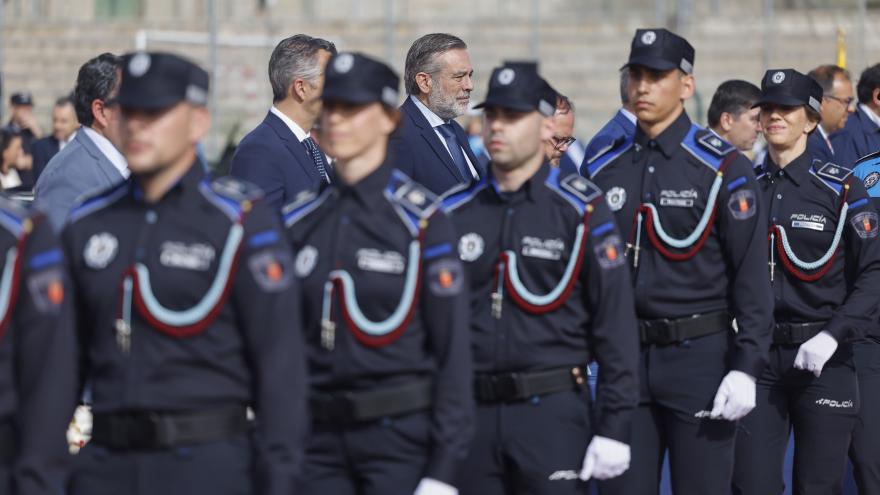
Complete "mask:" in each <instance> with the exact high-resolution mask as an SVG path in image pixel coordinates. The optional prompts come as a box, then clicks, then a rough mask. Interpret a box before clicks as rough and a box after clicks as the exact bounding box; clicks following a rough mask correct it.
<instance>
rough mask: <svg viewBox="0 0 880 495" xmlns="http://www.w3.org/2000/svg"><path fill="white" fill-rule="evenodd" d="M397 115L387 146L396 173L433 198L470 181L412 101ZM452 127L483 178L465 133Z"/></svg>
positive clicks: (458, 126) (407, 102)
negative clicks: (414, 182) (396, 127)
mask: <svg viewBox="0 0 880 495" xmlns="http://www.w3.org/2000/svg"><path fill="white" fill-rule="evenodd" d="M400 111H401V114H402V115H401V122H400V127H398V129H397V131H395V133H394V134H393V135H392V136H391V140H390V142H389V143H388V156H389V157H390V159H391V163H393V164H394V166H395V167H396V168H397V169H399V170H400V171H401V172H403V173H405V174H406V175H408V176H409V177H411V178H412V179H413V180H414V181H416V182H418V183H420V184H422V185H424V186H425V187H427V188H428V189H430V190H431V191H433V192H434V193H435V194H443V193H444V192H446V191H448V190H449V189H450V188H452V187H454V186H456V185H458V184H461V183H468V182H470V181H471V180H473V177H462V176H461V174H460V173H459V171H458V167H456V166H455V162H453V161H452V156H451V155H450V154H449V151H447V149H446V146H445V144H444V143H443V142H442V141H441V140H440V136H438V135H437V132H436V131H435V130H434V128H433V127H431V124H430V123H428V119H426V118H425V116H424V115H422V112H421V111H419V108H418V107H417V106H416V104H415V103H413V101H412V99H410V98H407V99H406V101H404V102H403V105H401V106H400ZM453 127H454V128H455V136H456V138H458V142H459V143H460V144H461V148H462V149H463V150H464V152H465V154H466V155H467V157H468V160H470V161H471V164H473V166H474V168H476V170H477V173H478V174H479V175H480V177H483V176H484V174H485V173H486V172H485V170H486V169H485V165H482V162H481V161H480V160H479V159H478V158H477V157H476V155H474V152H473V150H471V146H470V144H469V142H468V138H467V135H466V134H465V132H464V129H462V128H461V126H460V125H458V123H457V122H455V121H453Z"/></svg>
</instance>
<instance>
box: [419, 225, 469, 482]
mask: <svg viewBox="0 0 880 495" xmlns="http://www.w3.org/2000/svg"><path fill="white" fill-rule="evenodd" d="M455 238H456V237H455V234H454V227H453V225H452V222H451V220H449V218H448V217H447V216H446V214H445V213H442V212H439V211H438V212H436V213H435V214H434V215H433V216H432V217H431V219H430V221H429V223H428V227H427V231H426V233H425V239H424V244H423V246H424V247H423V254H422V258H423V265H422V277H423V278H422V290H421V297H420V301H419V304H420V306H419V309H420V312H421V315H422V321H423V324H424V325H425V328H426V330H427V334H428V342H429V343H430V346H431V351H432V354H433V355H434V358H435V360H436V362H437V372H436V375H435V377H434V409H433V418H432V427H431V437H432V451H431V453H430V460H429V464H428V470H427V473H426V474H425V476H426V477H428V478H433V479H436V480H438V481H442V482H444V483H447V484H451V485H454V484H455V483H456V482H457V478H458V470H459V468H460V466H461V464H462V463H463V462H464V461H465V459H466V456H467V453H468V449H469V447H470V443H471V439H472V437H473V430H474V426H473V423H474V407H475V406H474V399H473V370H472V360H471V348H470V334H469V332H470V325H469V310H468V308H469V306H468V305H469V298H468V290H467V289H468V287H469V285H468V283H467V280H466V277H465V270H464V267H463V266H462V263H461V261H460V260H459V259H458V251H457V250H456V248H455V244H454V239H455Z"/></svg>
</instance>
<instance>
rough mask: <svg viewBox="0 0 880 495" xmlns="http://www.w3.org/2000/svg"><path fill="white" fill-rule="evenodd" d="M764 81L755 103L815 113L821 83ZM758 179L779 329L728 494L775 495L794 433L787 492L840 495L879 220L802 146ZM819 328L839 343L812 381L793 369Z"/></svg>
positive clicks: (879, 249)
mask: <svg viewBox="0 0 880 495" xmlns="http://www.w3.org/2000/svg"><path fill="white" fill-rule="evenodd" d="M761 86H762V87H761V89H762V95H761V99H760V100H759V101H758V103H757V105H764V104H771V105H775V104H781V105H788V106H799V105H796V104H797V103H800V105H805V106H810V107H812V108H813V109H814V110H816V111H817V112H818V110H819V109H818V107H819V102H820V101H821V100H822V88H821V87H820V86H819V84H818V83H816V82H815V81H813V80H812V79H810V78H809V77H807V76H805V75H803V74H801V73H799V72H797V71H794V70H791V69H787V70H770V71H767V74H766V75H765V77H764V80H763V82H762V85H761ZM793 104H795V105H793ZM814 132H818V131H814ZM757 174H758V183H759V185H760V187H761V190H762V192H763V194H762V195H763V201H764V203H763V204H764V205H766V207H767V215H768V218H767V220H768V228H769V232H770V236H769V250H770V265H769V270H770V274H769V275H770V281H771V284H772V286H773V293H774V300H775V310H774V317H775V322H776V324H775V329H774V332H773V345H772V346H771V347H770V359H769V366H767V368H766V369H765V370H764V372H763V373H762V374H761V375H760V376H759V377H758V381H757V407H756V408H755V410H754V411H752V412H751V414H749V415H748V416H747V417H745V418H744V419H743V420H742V425H743V426H744V428H743V429H741V430H740V431H739V433H738V436H737V444H736V449H737V455H736V468H735V471H734V480H733V488H734V493H736V494H752V493H775V492H782V491H783V489H784V483H783V472H782V471H783V461H784V457H785V449H786V447H787V445H788V437H789V432H790V431H792V430H793V431H794V439H795V449H796V450H795V463H794V473H793V476H792V480H793V485H794V486H793V490H794V492H795V493H801V494H820V493H822V494H827V493H837V492H839V490H840V486H841V481H842V477H843V472H844V468H845V463H846V453H847V449H848V447H849V433H850V431H851V430H852V429H853V426H854V424H855V421H856V414H857V412H858V409H859V392H858V385H857V383H856V372H855V369H854V367H853V359H852V350H851V347H850V344H849V342H848V341H847V340H848V338H849V337H850V336H853V335H861V334H864V333H865V331H866V330H867V329H869V327H870V326H872V324H873V323H874V321H875V320H876V319H877V316H878V314H877V296H876V293H875V290H876V289H875V288H876V287H877V285H878V284H880V243H878V239H877V238H876V237H877V232H878V225H877V213H876V210H875V209H874V207H873V205H871V204H870V202H869V200H868V199H867V193H866V191H865V189H864V187H863V186H862V185H861V183H860V182H859V181H858V180H856V179H855V178H854V177H852V175H851V171H850V170H849V169H847V168H843V167H840V166H838V165H835V164H833V163H827V162H823V161H822V160H817V159H814V158H813V157H812V155H811V154H810V153H809V152H808V151H804V153H803V154H801V156H799V157H798V158H796V159H795V160H794V161H792V162H791V163H789V164H787V165H785V167H784V168H783V167H779V166H778V165H777V164H776V163H774V162H773V160H772V158H771V157H770V155H769V153H768V155H767V157H766V158H765V160H764V163H763V164H762V165H761V166H760V167H759V168H758V170H757ZM822 331H825V332H827V333H828V334H830V335H831V336H832V337H834V339H835V340H837V341H838V342H839V345H838V347H837V350H836V351H835V353H834V355H833V356H832V357H831V359H830V360H829V361H828V362H827V363H826V364H825V366H824V368H823V369H822V372H821V375H820V376H819V377H816V376H815V375H813V373H812V372H809V371H803V370H798V369H795V368H794V367H793V363H794V361H795V356H796V355H797V353H798V349H799V347H800V345H801V344H803V343H804V342H806V341H808V340H810V339H811V338H812V337H814V336H816V335H817V334H819V333H820V332H822Z"/></svg>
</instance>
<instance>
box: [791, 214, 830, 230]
mask: <svg viewBox="0 0 880 495" xmlns="http://www.w3.org/2000/svg"><path fill="white" fill-rule="evenodd" d="M827 222H828V220H827V219H826V218H825V215H807V214H804V213H795V214H794V215H792V216H791V228H793V229H809V230H815V231H818V232H822V231H824V230H825V224H826V223H827Z"/></svg>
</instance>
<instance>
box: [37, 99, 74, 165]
mask: <svg viewBox="0 0 880 495" xmlns="http://www.w3.org/2000/svg"><path fill="white" fill-rule="evenodd" d="M78 127H79V121H77V120H76V109H74V108H73V97H72V96H70V95H69V96H63V97H61V98H58V100H56V101H55V108H53V109H52V135H50V136H46V137H44V138H42V139H38V140H37V141H34V144H33V146H32V147H31V153H32V154H33V156H34V168H33V174H34V182H36V181H37V180H38V179H39V178H40V174H41V173H43V169H45V168H46V164H48V163H49V160H51V159H52V157H53V156H55V155H56V154H57V153H58V152H59V151H61V150H63V149H64V147H65V146H67V145H68V144H70V142H71V141H73V136H74V134H75V133H76V129H77V128H78Z"/></svg>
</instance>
